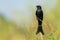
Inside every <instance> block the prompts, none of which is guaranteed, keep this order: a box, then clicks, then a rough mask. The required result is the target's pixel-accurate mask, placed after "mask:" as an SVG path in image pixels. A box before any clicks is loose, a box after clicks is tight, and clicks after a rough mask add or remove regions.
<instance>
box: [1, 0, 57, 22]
mask: <svg viewBox="0 0 60 40" xmlns="http://www.w3.org/2000/svg"><path fill="white" fill-rule="evenodd" d="M55 4H56V0H0V12H3V15H5V17H6V18H7V19H9V20H10V19H11V20H14V21H15V22H17V23H18V22H19V21H21V22H22V21H23V20H24V21H27V19H28V20H29V19H31V17H32V15H31V12H30V11H29V7H28V6H29V5H30V6H31V5H32V6H34V7H36V5H41V6H42V5H44V7H45V8H46V10H47V11H49V10H50V9H51V8H53V7H54V5H55ZM30 8H31V7H30Z"/></svg>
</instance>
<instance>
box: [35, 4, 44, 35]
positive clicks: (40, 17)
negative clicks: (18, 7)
mask: <svg viewBox="0 0 60 40" xmlns="http://www.w3.org/2000/svg"><path fill="white" fill-rule="evenodd" d="M36 18H37V21H38V29H37V32H36V34H38V33H39V32H41V33H42V34H43V35H44V32H43V29H42V21H43V11H42V8H41V6H39V5H38V6H37V10H36Z"/></svg>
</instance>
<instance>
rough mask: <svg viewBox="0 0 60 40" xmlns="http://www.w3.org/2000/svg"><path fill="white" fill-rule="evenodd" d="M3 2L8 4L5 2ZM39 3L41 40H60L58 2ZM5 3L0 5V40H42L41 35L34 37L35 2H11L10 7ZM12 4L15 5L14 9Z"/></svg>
mask: <svg viewBox="0 0 60 40" xmlns="http://www.w3.org/2000/svg"><path fill="white" fill-rule="evenodd" d="M3 1H4V0H3ZM3 1H1V2H3ZM5 2H7V3H8V1H7V0H5ZM9 2H10V1H9ZM26 2H27V3H26ZM39 2H40V5H41V6H42V9H43V12H44V20H43V24H42V25H43V30H44V33H45V35H42V36H43V40H60V0H40V1H39ZM7 3H6V4H4V2H3V3H2V4H1V3H0V6H1V7H0V10H2V11H0V40H42V39H41V34H38V35H36V30H37V26H38V23H37V20H36V16H35V11H36V7H35V6H36V5H35V4H36V1H34V0H30V1H28V0H23V1H19V2H18V1H17V3H16V1H14V0H13V1H12V3H10V4H11V5H10V4H7ZM12 4H13V5H14V4H16V5H14V6H15V8H14V6H13V5H12ZM17 4H18V5H19V6H18V5H17ZM26 4H27V5H26ZM7 5H8V6H7ZM20 6H21V7H20ZM24 6H25V7H24ZM6 7H7V9H6ZM4 8H5V9H6V10H5V9H4ZM24 8H25V9H24ZM8 9H9V10H8ZM7 11H8V12H7Z"/></svg>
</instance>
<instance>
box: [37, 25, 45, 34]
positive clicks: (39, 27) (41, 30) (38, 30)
mask: <svg viewBox="0 0 60 40" xmlns="http://www.w3.org/2000/svg"><path fill="white" fill-rule="evenodd" d="M39 32H41V33H42V34H43V35H44V32H43V29H42V26H41V25H39V26H38V29H37V32H36V35H37V34H38V33H39Z"/></svg>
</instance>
